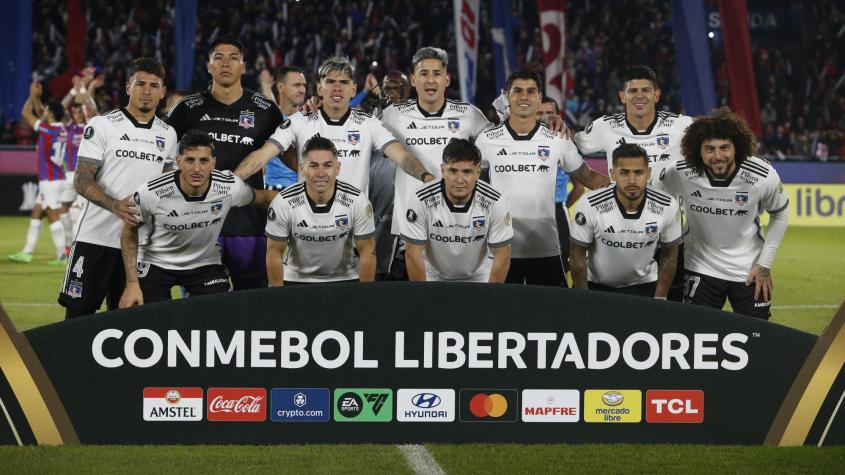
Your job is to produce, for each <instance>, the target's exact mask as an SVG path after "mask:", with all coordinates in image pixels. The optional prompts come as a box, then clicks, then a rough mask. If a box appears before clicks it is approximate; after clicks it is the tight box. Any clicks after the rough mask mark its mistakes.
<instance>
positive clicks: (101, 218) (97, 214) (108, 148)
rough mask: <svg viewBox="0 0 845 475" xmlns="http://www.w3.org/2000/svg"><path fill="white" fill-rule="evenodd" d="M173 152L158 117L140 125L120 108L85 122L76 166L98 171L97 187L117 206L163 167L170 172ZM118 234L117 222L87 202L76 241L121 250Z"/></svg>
mask: <svg viewBox="0 0 845 475" xmlns="http://www.w3.org/2000/svg"><path fill="white" fill-rule="evenodd" d="M177 150H178V141H177V140H176V131H174V130H173V127H171V126H169V125H167V124H166V123H165V122H164V121H163V120H161V119H159V118H158V117H156V118H153V120H151V121H150V122H149V123H147V124H142V123H140V122H138V121H137V120H135V118H134V117H132V115H131V114H129V112H127V111H126V110H125V109H123V108H121V109H115V110H113V111H111V112H108V113H106V114H103V115H99V116H97V117H93V118H92V119H91V120H90V121H89V122H88V125H86V126H85V132H84V133H83V136H82V143H81V144H80V145H79V152H78V155H77V160H78V161H80V162H84V163H92V164H94V165H97V166H98V167H99V171H98V172H97V184H98V185H100V187H101V188H102V189H103V191H105V192H106V194H108V195H109V196H111V197H112V198H115V199H117V200H122V199H124V198H128V197H130V196H132V193H134V192H135V191H136V190H137V189H138V188H139V187H140V186H141V185H143V184H144V183H146V181H147V180H149V179H150V178H153V177H156V176H159V175H161V172H162V170H163V169H164V167H165V166H173V164H174V161H175V160H176V153H177ZM122 228H123V224H122V221H121V220H120V218H118V217H117V216H115V215H114V214H113V213H112V212H111V211H109V210H105V209H103V208H100V207H99V206H97V205H95V204H93V203H90V202H88V201H86V202H85V209H84V210H83V212H82V216H81V218H80V220H79V227H78V230H77V233H76V239H75V240H76V241H82V242H87V243H89V244H98V245H100V246H107V247H113V248H117V249H120V231H121V229H122Z"/></svg>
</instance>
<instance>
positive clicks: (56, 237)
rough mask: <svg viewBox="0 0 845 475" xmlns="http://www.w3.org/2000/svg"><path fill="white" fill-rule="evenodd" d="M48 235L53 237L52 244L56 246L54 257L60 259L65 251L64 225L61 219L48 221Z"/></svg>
mask: <svg viewBox="0 0 845 475" xmlns="http://www.w3.org/2000/svg"><path fill="white" fill-rule="evenodd" d="M50 236H52V237H53V245H54V246H56V259H61V257H62V256H63V255H64V253H65V227H64V226H62V222H61V221H55V222H53V223H50Z"/></svg>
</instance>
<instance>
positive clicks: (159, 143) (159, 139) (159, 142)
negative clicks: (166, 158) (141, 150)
mask: <svg viewBox="0 0 845 475" xmlns="http://www.w3.org/2000/svg"><path fill="white" fill-rule="evenodd" d="M156 147H158V151H159V152H163V151H164V137H159V136H158V135H156Z"/></svg>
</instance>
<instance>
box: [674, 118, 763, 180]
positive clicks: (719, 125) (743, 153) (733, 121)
mask: <svg viewBox="0 0 845 475" xmlns="http://www.w3.org/2000/svg"><path fill="white" fill-rule="evenodd" d="M712 139H722V140H729V141H730V142H731V143H733V146H734V149H735V152H734V160H735V161H736V166H737V167H739V166H740V165H741V164H742V162H744V161H745V159H746V158H748V157H750V156H751V155H752V154H753V153H754V151H755V150H756V149H757V147H756V141H755V139H754V132H752V131H751V129H750V128H749V127H748V123H747V122H746V121H745V119H743V118H742V116H740V115H738V114H736V113H734V112H732V111H731V110H730V109H729V108H727V107H722V108H720V109H719V110H717V111H716V112H714V113H713V114H711V115H707V116H703V117H698V118H697V119H695V120H694V121H693V123H692V124H691V125H690V126H689V127H687V130H686V132H684V138H683V139H681V153H682V154H683V155H684V160H685V161H686V162H687V165H689V167H690V168H691V169H692V170H693V171H695V172H696V173H697V174H699V175H701V173H702V172H704V160H703V159H702V158H701V144H702V143H704V141H705V140H712Z"/></svg>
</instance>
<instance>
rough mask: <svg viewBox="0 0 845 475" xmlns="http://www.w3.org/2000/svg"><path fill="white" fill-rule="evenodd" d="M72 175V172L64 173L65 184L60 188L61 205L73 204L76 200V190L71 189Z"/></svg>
mask: <svg viewBox="0 0 845 475" xmlns="http://www.w3.org/2000/svg"><path fill="white" fill-rule="evenodd" d="M74 174H75V173H74V172H67V173H65V182H64V186H62V196H61V199H62V203H73V201H74V200H75V199H76V190H75V189H74V188H73V175H74Z"/></svg>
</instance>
